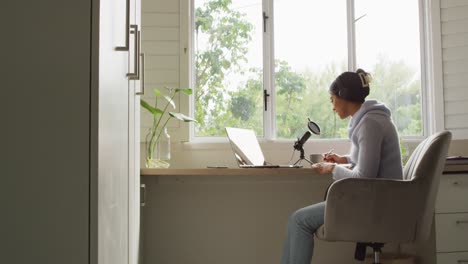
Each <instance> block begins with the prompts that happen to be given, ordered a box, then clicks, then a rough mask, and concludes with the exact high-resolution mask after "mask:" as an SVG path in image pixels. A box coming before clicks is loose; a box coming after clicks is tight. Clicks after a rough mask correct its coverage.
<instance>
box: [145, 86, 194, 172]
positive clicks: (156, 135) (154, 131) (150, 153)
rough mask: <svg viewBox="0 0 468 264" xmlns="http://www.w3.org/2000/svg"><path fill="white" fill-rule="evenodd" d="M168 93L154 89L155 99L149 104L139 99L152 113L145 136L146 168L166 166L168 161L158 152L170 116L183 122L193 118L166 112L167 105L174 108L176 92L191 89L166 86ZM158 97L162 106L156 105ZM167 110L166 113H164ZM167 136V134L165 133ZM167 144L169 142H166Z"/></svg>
mask: <svg viewBox="0 0 468 264" xmlns="http://www.w3.org/2000/svg"><path fill="white" fill-rule="evenodd" d="M164 88H165V89H167V90H168V95H167V94H163V93H161V91H160V90H158V89H154V90H153V92H154V94H155V95H156V99H155V100H154V104H150V103H148V102H147V101H145V100H143V99H141V100H140V104H141V106H142V107H143V108H145V109H146V110H148V111H149V112H150V113H151V114H152V115H153V125H152V127H151V128H150V131H149V132H148V135H147V136H146V149H145V150H146V163H145V164H146V167H147V168H168V167H169V163H168V161H167V160H166V159H164V158H163V159H161V155H160V154H161V153H158V151H159V150H160V144H161V142H160V141H161V139H162V138H163V137H164V136H165V135H166V133H167V129H166V125H167V123H168V122H169V120H171V119H172V118H176V119H178V120H181V121H184V122H193V121H195V119H193V118H191V117H188V116H186V115H184V114H182V113H176V112H167V111H168V108H169V106H171V107H172V108H174V109H175V107H176V105H175V103H174V100H173V99H174V97H175V96H176V95H177V94H178V93H183V94H186V95H191V94H192V89H188V88H185V89H178V88H177V89H175V88H167V87H164ZM158 98H163V99H164V101H165V104H164V107H163V108H159V107H158ZM166 112H167V115H166ZM166 136H167V135H166ZM166 143H168V144H169V142H166Z"/></svg>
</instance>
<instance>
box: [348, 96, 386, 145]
mask: <svg viewBox="0 0 468 264" xmlns="http://www.w3.org/2000/svg"><path fill="white" fill-rule="evenodd" d="M366 114H372V115H380V116H382V117H381V118H390V117H391V112H390V109H388V108H387V106H385V104H383V103H380V102H378V101H376V100H367V101H365V102H364V103H363V104H362V105H361V108H359V110H358V111H357V112H356V113H354V115H353V117H352V118H351V120H350V122H349V126H348V135H349V138H351V136H352V135H353V132H354V129H355V128H356V127H357V125H358V124H359V122H360V121H361V119H362V118H363V117H364V115H366Z"/></svg>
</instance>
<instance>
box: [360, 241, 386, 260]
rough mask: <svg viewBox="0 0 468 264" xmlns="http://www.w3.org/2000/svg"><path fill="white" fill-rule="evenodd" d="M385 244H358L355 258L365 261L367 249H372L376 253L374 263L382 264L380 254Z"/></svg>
mask: <svg viewBox="0 0 468 264" xmlns="http://www.w3.org/2000/svg"><path fill="white" fill-rule="evenodd" d="M383 246H384V243H362V242H358V243H356V250H355V251H354V258H355V259H357V260H360V261H363V260H364V259H365V258H366V247H371V248H372V250H373V252H374V263H373V264H380V253H382V248H383Z"/></svg>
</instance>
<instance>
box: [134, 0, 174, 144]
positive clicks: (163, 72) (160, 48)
mask: <svg viewBox="0 0 468 264" xmlns="http://www.w3.org/2000/svg"><path fill="white" fill-rule="evenodd" d="M142 31H143V34H142V51H143V52H144V53H145V59H146V61H145V84H146V87H147V89H146V93H145V95H144V96H143V98H144V99H145V100H148V101H151V102H154V99H155V95H154V93H153V92H152V90H153V89H154V88H158V89H160V90H161V91H162V92H166V90H165V89H163V87H172V88H179V86H180V81H179V76H180V1H179V0H143V3H142ZM174 101H175V103H176V105H177V109H169V111H178V108H179V106H178V104H179V96H176V98H174ZM161 103H164V102H161ZM152 123H153V119H152V117H151V115H149V114H147V113H144V111H143V112H142V115H141V126H142V130H141V139H142V141H144V140H145V139H144V137H145V135H146V133H147V128H149V127H150V126H151V125H152ZM178 126H179V125H178V122H175V121H171V122H169V125H168V127H169V132H170V133H171V129H170V128H172V127H178ZM171 138H172V139H173V140H174V139H175V137H174V134H172V133H171Z"/></svg>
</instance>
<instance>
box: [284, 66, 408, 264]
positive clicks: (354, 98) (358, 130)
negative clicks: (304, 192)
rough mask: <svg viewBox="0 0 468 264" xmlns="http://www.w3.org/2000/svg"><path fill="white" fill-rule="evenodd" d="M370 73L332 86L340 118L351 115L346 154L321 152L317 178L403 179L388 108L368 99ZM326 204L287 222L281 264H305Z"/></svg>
mask: <svg viewBox="0 0 468 264" xmlns="http://www.w3.org/2000/svg"><path fill="white" fill-rule="evenodd" d="M369 83H370V75H369V74H368V73H367V72H365V71H364V70H362V69H358V70H357V71H356V72H344V73H342V74H341V75H339V76H338V77H337V78H336V79H335V81H334V82H333V83H332V84H331V86H330V89H329V92H330V99H331V102H332V104H333V111H335V112H336V113H337V114H338V115H339V117H340V118H341V119H344V118H347V117H351V120H350V122H349V127H348V129H349V130H348V136H349V139H350V140H351V150H350V153H349V155H344V156H341V155H338V154H336V153H327V154H324V162H321V163H317V164H314V165H313V169H315V170H316V171H317V172H318V173H320V174H330V173H331V174H332V175H333V179H334V180H339V179H344V178H361V177H362V178H392V179H402V177H403V170H402V164H401V155H400V145H399V140H398V134H397V130H396V128H395V125H394V124H393V122H392V119H391V113H390V110H389V109H388V108H387V107H386V106H385V105H384V104H382V103H379V102H377V101H375V100H367V101H365V98H366V97H367V95H369V89H370V87H369ZM324 211H325V202H321V203H317V204H314V205H311V206H308V207H305V208H302V209H299V210H298V211H296V212H294V213H293V214H292V215H291V217H290V218H289V222H288V229H287V238H286V241H285V243H284V251H283V257H282V259H281V264H309V263H310V261H311V259H312V253H313V247H314V239H313V234H314V233H315V230H317V228H319V227H320V226H321V225H323V222H324Z"/></svg>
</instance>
